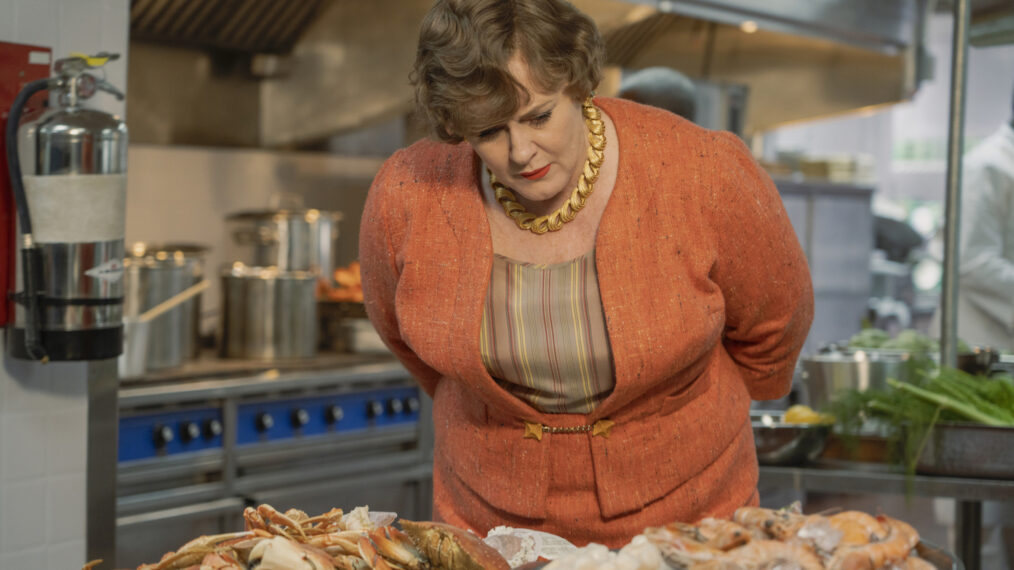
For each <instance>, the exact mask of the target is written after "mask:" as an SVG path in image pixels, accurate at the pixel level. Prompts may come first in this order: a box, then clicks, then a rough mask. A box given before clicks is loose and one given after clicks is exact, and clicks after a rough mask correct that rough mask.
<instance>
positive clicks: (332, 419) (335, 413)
mask: <svg viewBox="0 0 1014 570" xmlns="http://www.w3.org/2000/svg"><path fill="white" fill-rule="evenodd" d="M324 416H325V417H324V419H325V420H327V423H329V424H336V423H338V422H340V421H342V418H344V417H345V410H343V409H342V407H341V406H339V405H337V404H336V405H334V406H331V407H330V408H328V409H327V411H326V412H325V413H324Z"/></svg>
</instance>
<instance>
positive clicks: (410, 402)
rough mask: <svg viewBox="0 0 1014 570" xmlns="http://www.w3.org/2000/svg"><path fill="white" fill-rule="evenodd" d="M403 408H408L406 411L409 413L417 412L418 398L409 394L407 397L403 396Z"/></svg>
mask: <svg viewBox="0 0 1014 570" xmlns="http://www.w3.org/2000/svg"><path fill="white" fill-rule="evenodd" d="M405 409H406V410H408V413H410V414H414V413H416V412H418V411H419V398H416V397H415V396H409V397H408V398H405Z"/></svg>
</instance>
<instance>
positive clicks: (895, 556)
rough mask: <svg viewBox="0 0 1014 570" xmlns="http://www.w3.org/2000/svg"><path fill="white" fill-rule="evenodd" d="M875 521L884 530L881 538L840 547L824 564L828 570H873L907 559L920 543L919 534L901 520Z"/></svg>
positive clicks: (880, 519)
mask: <svg viewBox="0 0 1014 570" xmlns="http://www.w3.org/2000/svg"><path fill="white" fill-rule="evenodd" d="M878 520H879V521H880V522H881V523H882V524H883V526H884V527H885V528H886V529H887V533H886V536H885V537H884V539H883V540H881V541H879V542H871V543H870V544H866V545H862V546H845V547H841V548H839V549H838V550H836V551H835V553H834V556H832V557H831V560H830V562H828V564H827V567H828V568H829V570H875V569H876V568H881V567H883V566H885V565H887V564H888V563H896V562H902V561H904V560H905V559H906V558H907V557H908V555H909V553H910V552H911V551H912V549H913V548H915V545H916V544H917V543H918V542H919V533H918V532H916V530H915V529H914V528H912V526H911V525H909V524H908V523H906V522H904V521H900V520H897V519H892V518H890V517H878Z"/></svg>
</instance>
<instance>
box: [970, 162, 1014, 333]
mask: <svg viewBox="0 0 1014 570" xmlns="http://www.w3.org/2000/svg"><path fill="white" fill-rule="evenodd" d="M962 186H963V192H964V198H963V199H962V205H961V209H962V213H961V235H962V239H961V254H960V257H959V261H960V265H961V279H960V281H959V286H960V287H961V294H962V296H964V297H965V298H967V299H968V300H969V301H970V302H971V303H973V304H975V305H976V306H977V307H979V308H980V309H981V310H982V311H983V312H985V313H986V314H988V315H990V316H991V317H992V318H993V319H996V320H997V321H998V322H999V323H1001V324H1002V325H1003V327H1004V328H1005V329H1006V330H1008V331H1014V295H1012V294H1011V292H1012V291H1014V261H1012V260H1011V259H1008V258H1006V257H1004V247H1005V245H1004V236H1005V235H1007V233H1008V232H1010V231H1014V228H1009V227H1006V225H1007V224H1008V223H1009V222H1008V220H1012V219H1014V213H1012V212H1011V208H1012V207H1014V177H1012V173H1009V172H1005V171H1003V170H1001V168H1000V167H999V165H992V164H989V163H986V164H973V165H969V168H968V170H967V173H966V175H965V181H964V184H963V185H962Z"/></svg>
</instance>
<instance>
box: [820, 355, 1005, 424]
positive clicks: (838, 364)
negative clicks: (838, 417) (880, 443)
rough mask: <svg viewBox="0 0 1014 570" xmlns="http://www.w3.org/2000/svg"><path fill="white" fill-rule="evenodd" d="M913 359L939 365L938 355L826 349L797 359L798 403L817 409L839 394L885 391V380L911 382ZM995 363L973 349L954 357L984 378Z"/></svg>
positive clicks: (913, 367)
mask: <svg viewBox="0 0 1014 570" xmlns="http://www.w3.org/2000/svg"><path fill="white" fill-rule="evenodd" d="M916 358H922V359H924V362H925V359H928V360H929V361H932V362H933V363H939V361H940V354H939V353H935V352H933V353H920V354H916V353H913V352H910V351H905V350H891V349H885V348H870V349H859V348H838V347H837V346H835V345H830V346H829V347H825V348H824V349H822V350H821V352H819V353H818V354H814V355H811V356H806V357H803V358H801V359H800V362H801V363H802V375H801V379H802V385H801V387H802V393H801V399H802V401H803V403H805V404H807V405H809V406H810V407H812V408H817V409H819V408H820V407H822V406H824V405H825V404H827V403H828V402H830V401H831V400H833V399H834V396H835V395H836V394H837V393H838V392H840V391H843V390H847V389H855V390H859V391H865V390H869V389H877V390H881V389H885V388H887V379H888V378H894V379H895V380H899V381H901V382H907V381H909V380H913V379H914V378H912V375H913V374H914V373H915V368H916V366H914V364H915V362H914V359H916ZM996 362H997V354H996V352H995V351H993V350H991V349H982V348H975V349H973V350H972V351H970V352H963V353H960V354H958V359H957V367H958V368H959V369H961V370H964V371H965V372H968V373H970V374H988V373H989V371H990V369H991V367H992V366H993V365H994V364H995V363H996ZM923 366H925V364H923Z"/></svg>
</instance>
